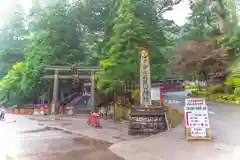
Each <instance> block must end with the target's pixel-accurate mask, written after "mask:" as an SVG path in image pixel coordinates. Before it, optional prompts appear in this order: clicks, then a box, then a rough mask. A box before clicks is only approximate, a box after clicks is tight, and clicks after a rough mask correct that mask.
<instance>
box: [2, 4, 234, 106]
mask: <svg viewBox="0 0 240 160" xmlns="http://www.w3.org/2000/svg"><path fill="white" fill-rule="evenodd" d="M180 2H181V0H164V1H161V0H147V1H146V0H121V1H114V0H82V1H80V0H75V1H73V2H72V3H70V4H66V1H65V0H63V1H58V3H56V4H52V5H49V6H47V7H40V6H35V7H34V8H31V9H30V12H29V14H28V15H27V14H26V13H25V12H24V11H23V9H22V6H21V5H18V4H16V5H15V6H13V11H14V12H12V13H11V14H9V17H8V18H7V21H6V23H5V25H4V26H3V27H2V28H1V30H0V72H1V77H0V78H1V80H0V86H1V87H0V99H4V98H8V100H9V101H13V100H14V103H19V102H25V101H27V99H28V97H31V95H32V91H33V90H34V89H35V88H36V87H38V86H39V85H41V84H43V83H44V82H43V80H41V76H42V73H43V72H42V71H43V69H44V66H45V65H68V66H74V65H89V66H92V65H99V66H100V67H101V69H102V71H101V72H98V73H97V86H98V89H99V90H100V91H102V92H109V91H118V92H122V91H123V88H124V87H123V86H124V84H125V83H126V81H132V83H136V84H138V83H139V57H140V50H141V49H142V48H145V49H147V50H148V52H149V54H150V63H151V75H152V79H154V80H160V79H161V78H162V77H163V76H164V75H166V74H170V73H171V67H170V66H169V63H168V62H169V61H179V60H181V61H182V64H181V65H179V66H181V67H179V69H180V71H182V73H183V72H186V70H184V68H188V69H190V71H188V72H196V71H200V69H202V71H203V68H204V67H202V66H206V62H208V64H209V63H210V61H211V63H212V60H213V59H215V61H214V63H215V62H216V60H218V64H219V63H220V62H221V64H223V63H225V61H227V63H228V64H229V63H230V64H231V63H233V61H232V59H231V58H230V59H227V60H226V59H224V60H223V59H222V58H220V57H221V55H222V54H221V53H222V51H223V50H224V49H227V51H226V52H225V53H224V54H227V55H228V56H229V57H235V59H236V57H238V56H239V41H238V37H239V36H238V35H239V27H238V25H237V24H238V22H237V21H238V17H237V14H236V8H235V7H234V5H233V4H234V3H233V2H234V0H231V1H230V0H228V1H227V0H215V1H211V0H199V1H190V2H189V7H190V9H191V10H192V12H191V14H190V15H189V16H188V17H187V20H188V21H187V23H186V24H185V25H183V26H178V25H176V24H175V23H174V21H171V20H167V19H164V18H163V14H164V13H165V12H166V11H168V10H171V9H173V6H174V5H176V4H178V3H180ZM215 37H217V39H216V38H215ZM213 39H214V41H211V43H214V45H211V46H212V47H213V48H211V49H210V48H209V40H213ZM199 45H201V46H202V47H203V48H204V49H202V50H199V49H197V48H196V47H195V46H199ZM179 46H182V47H179ZM187 46H189V47H190V48H187ZM184 47H185V48H184ZM193 53H194V54H193ZM187 57H190V58H188V61H183V59H185V60H186V59H187ZM206 57H212V58H210V59H211V60H210V59H209V61H206V60H203V59H206ZM213 57H214V58H213ZM192 59H194V60H192ZM196 60H197V61H199V63H194V62H195V61H196ZM200 62H201V63H200ZM188 66H191V67H188ZM234 66H239V65H238V63H237V64H235V65H234ZM209 68H211V67H209V66H208V67H207V68H206V67H205V68H204V71H206V70H207V72H209V71H210V70H209ZM226 68H229V65H227V66H226V67H224V68H223V69H222V70H224V69H226ZM230 68H231V67H230ZM235 68H236V67H235ZM211 69H212V68H211ZM215 71H217V68H216V70H215Z"/></svg>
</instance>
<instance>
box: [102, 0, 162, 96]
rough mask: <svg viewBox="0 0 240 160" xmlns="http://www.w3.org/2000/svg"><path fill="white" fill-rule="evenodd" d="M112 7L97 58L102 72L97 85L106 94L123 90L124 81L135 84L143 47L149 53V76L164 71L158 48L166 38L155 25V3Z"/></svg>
mask: <svg viewBox="0 0 240 160" xmlns="http://www.w3.org/2000/svg"><path fill="white" fill-rule="evenodd" d="M115 7H116V12H115V13H114V14H113V15H114V16H113V18H112V21H111V22H110V23H109V24H107V25H108V26H107V30H106V31H105V39H104V41H103V43H102V47H101V54H100V56H99V59H100V65H101V67H102V68H103V69H104V70H103V71H102V72H100V73H99V81H98V85H99V87H100V88H102V89H105V91H109V90H115V89H119V88H123V87H122V85H124V82H125V81H126V80H132V81H135V82H138V79H139V57H140V50H141V48H142V47H143V48H146V49H148V51H149V53H150V59H151V66H152V68H151V69H152V72H151V73H152V75H153V76H154V77H155V76H161V72H162V71H164V70H163V68H162V62H164V60H165V58H164V56H163V54H162V53H161V49H160V47H161V46H164V45H165V37H164V34H163V31H162V28H161V27H160V26H159V25H158V19H157V14H156V13H157V12H156V7H155V3H154V1H148V2H146V1H144V0H140V1H135V0H123V1H121V2H119V3H118V2H116V4H115ZM105 87H107V88H105Z"/></svg>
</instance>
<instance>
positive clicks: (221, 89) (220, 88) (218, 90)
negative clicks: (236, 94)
mask: <svg viewBox="0 0 240 160" xmlns="http://www.w3.org/2000/svg"><path fill="white" fill-rule="evenodd" d="M208 93H209V94H216V93H224V87H223V85H221V84H217V85H212V86H210V87H208Z"/></svg>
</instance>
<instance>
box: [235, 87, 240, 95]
mask: <svg viewBox="0 0 240 160" xmlns="http://www.w3.org/2000/svg"><path fill="white" fill-rule="evenodd" d="M234 94H235V95H236V96H240V87H238V88H235V90H234Z"/></svg>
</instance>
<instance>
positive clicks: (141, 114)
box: [128, 106, 169, 135]
mask: <svg viewBox="0 0 240 160" xmlns="http://www.w3.org/2000/svg"><path fill="white" fill-rule="evenodd" d="M168 129H169V127H168V120H167V117H166V113H165V108H164V107H161V106H148V107H136V108H132V110H131V113H130V121H129V128H128V134H130V135H139V134H157V133H160V132H164V131H167V130H168Z"/></svg>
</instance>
